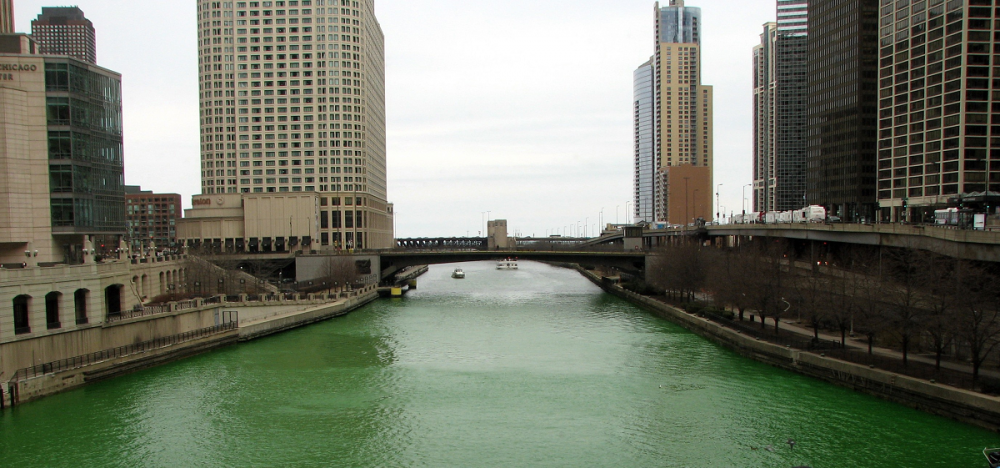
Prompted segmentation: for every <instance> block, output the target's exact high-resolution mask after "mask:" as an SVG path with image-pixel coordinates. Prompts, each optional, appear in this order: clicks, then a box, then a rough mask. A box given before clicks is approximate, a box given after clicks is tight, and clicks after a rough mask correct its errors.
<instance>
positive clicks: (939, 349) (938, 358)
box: [934, 345, 944, 370]
mask: <svg viewBox="0 0 1000 468" xmlns="http://www.w3.org/2000/svg"><path fill="white" fill-rule="evenodd" d="M934 347H935V348H936V349H935V350H934V370H941V354H942V353H943V352H944V350H943V349H942V347H941V346H937V345H935V346H934Z"/></svg>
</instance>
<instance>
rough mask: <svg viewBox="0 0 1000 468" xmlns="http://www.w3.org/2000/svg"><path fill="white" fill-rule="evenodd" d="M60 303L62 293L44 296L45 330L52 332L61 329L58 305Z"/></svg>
mask: <svg viewBox="0 0 1000 468" xmlns="http://www.w3.org/2000/svg"><path fill="white" fill-rule="evenodd" d="M61 303H62V293H61V292H58V291H53V292H50V293H48V294H46V295H45V328H46V329H48V330H54V329H57V328H62V321H61V320H60V318H59V312H60V309H61V307H60V305H61Z"/></svg>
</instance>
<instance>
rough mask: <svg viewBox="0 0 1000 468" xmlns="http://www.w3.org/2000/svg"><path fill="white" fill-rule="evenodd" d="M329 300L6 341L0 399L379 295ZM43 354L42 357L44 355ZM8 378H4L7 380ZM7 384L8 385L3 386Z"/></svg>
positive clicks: (191, 350)
mask: <svg viewBox="0 0 1000 468" xmlns="http://www.w3.org/2000/svg"><path fill="white" fill-rule="evenodd" d="M337 296H338V297H337V299H336V300H335V301H331V300H329V299H328V298H327V299H320V298H305V299H301V300H294V301H273V302H267V301H263V302H250V301H245V302H227V303H221V304H220V303H216V304H205V305H202V306H201V307H197V308H193V309H186V310H182V311H174V312H166V313H162V314H156V315H151V316H143V317H136V318H132V319H128V320H121V321H116V322H112V323H104V324H101V325H95V326H91V327H88V328H86V329H83V330H79V331H73V332H68V333H61V334H58V335H52V336H47V337H42V338H39V339H36V340H24V341H22V342H18V343H6V344H4V345H2V346H0V356H3V357H4V358H5V359H4V360H3V361H2V362H4V363H9V364H14V363H19V364H21V365H20V366H19V367H14V368H13V369H17V370H10V368H8V369H9V370H8V371H7V372H4V373H3V376H4V377H3V380H2V381H0V399H3V401H4V402H5V403H6V404H5V405H3V406H6V405H11V406H13V405H15V404H21V403H26V402H28V401H31V400H34V399H38V398H42V397H45V396H48V395H52V394H55V393H59V392H63V391H66V390H70V389H73V388H77V387H80V386H83V385H86V384H88V383H92V382H95V381H98V380H103V379H107V378H112V377H116V376H120V375H124V374H128V373H132V372H136V371H139V370H142V369H147V368H150V367H155V366H158V365H161V364H166V363H169V362H173V361H176V360H179V359H183V358H186V357H190V356H194V355H197V354H201V353H204V352H208V351H211V350H214V349H218V348H221V347H225V346H229V345H232V344H235V343H238V342H245V341H250V340H254V339H258V338H262V337H265V336H268V335H272V334H275V333H280V332H283V331H286V330H291V329H294V328H299V327H303V326H306V325H309V324H313V323H316V322H320V321H323V320H329V319H332V318H335V317H340V316H343V315H346V314H348V313H350V312H352V311H354V310H356V309H358V308H360V307H362V306H364V305H366V304H368V303H370V302H372V301H374V300H375V299H377V298H378V293H377V292H376V290H375V288H374V287H369V288H365V289H363V290H357V291H352V292H350V293H341V294H339V295H337ZM43 356H44V360H43ZM8 379H9V380H8ZM5 387H6V388H5Z"/></svg>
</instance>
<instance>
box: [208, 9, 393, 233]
mask: <svg viewBox="0 0 1000 468" xmlns="http://www.w3.org/2000/svg"><path fill="white" fill-rule="evenodd" d="M197 4H198V41H199V54H198V56H199V85H200V86H199V93H200V108H201V143H202V148H201V183H202V194H203V195H217V194H227V195H228V194H242V195H243V197H244V199H268V200H272V201H273V200H282V199H289V200H291V199H296V200H299V201H301V200H303V198H302V196H304V195H307V194H316V195H317V196H316V204H317V205H318V206H317V209H316V210H305V211H303V210H302V209H300V208H301V207H299V208H296V209H295V210H292V211H290V213H291V214H288V215H285V217H286V218H289V217H291V218H305V219H288V220H286V221H285V222H284V225H285V226H286V227H288V229H287V231H290V233H289V234H287V235H282V234H280V233H265V234H263V235H262V237H261V239H259V242H258V241H257V236H256V235H251V234H249V233H247V234H245V236H247V238H246V239H242V240H241V239H239V238H238V237H240V236H236V237H237V239H236V242H235V245H237V246H241V247H242V248H245V249H247V250H254V249H258V248H261V249H262V250H264V251H268V250H271V248H272V246H274V247H277V246H285V245H288V246H293V245H296V244H297V243H299V244H300V245H301V244H311V247H312V249H313V250H325V249H337V248H365V249H368V248H387V247H390V246H392V242H393V233H392V220H391V205H389V204H388V202H387V187H386V143H385V141H386V128H385V57H384V36H383V34H382V29H381V26H379V23H378V20H377V19H376V17H375V1H374V0H349V1H348V0H277V1H204V0H197ZM227 199H228V197H227ZM226 203H229V202H226ZM269 203H270V202H269ZM244 205H245V206H248V204H247V203H244ZM268 206H270V205H268ZM313 211H314V212H313ZM254 212H256V211H254ZM246 213H247V215H246V216H247V217H248V218H247V220H246V224H247V226H251V225H253V224H254V222H253V221H254V220H251V219H249V217H250V216H256V215H250V214H249V213H251V211H250V210H247V211H246ZM271 224H274V223H271ZM293 225H294V226H295V228H294V230H295V231H297V232H301V234H295V233H294V232H291V231H292V227H290V226H293ZM300 226H301V228H300ZM248 229H250V228H248ZM286 236H287V238H286ZM313 236H314V237H313ZM307 237H312V238H311V239H306V238H307ZM206 240H207V239H206ZM244 241H245V242H244ZM265 246H266V247H267V248H266V249H264V248H263V247H265ZM275 250H283V247H282V248H276V249H275Z"/></svg>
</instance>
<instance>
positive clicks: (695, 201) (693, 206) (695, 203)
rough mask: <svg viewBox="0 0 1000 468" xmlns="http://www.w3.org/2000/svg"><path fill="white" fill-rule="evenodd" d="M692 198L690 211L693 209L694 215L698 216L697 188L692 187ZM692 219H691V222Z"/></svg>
mask: <svg viewBox="0 0 1000 468" xmlns="http://www.w3.org/2000/svg"><path fill="white" fill-rule="evenodd" d="M692 197H693V198H694V200H691V211H694V214H695V216H698V189H694V194H693V195H692ZM693 221H694V219H692V222H693Z"/></svg>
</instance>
